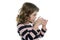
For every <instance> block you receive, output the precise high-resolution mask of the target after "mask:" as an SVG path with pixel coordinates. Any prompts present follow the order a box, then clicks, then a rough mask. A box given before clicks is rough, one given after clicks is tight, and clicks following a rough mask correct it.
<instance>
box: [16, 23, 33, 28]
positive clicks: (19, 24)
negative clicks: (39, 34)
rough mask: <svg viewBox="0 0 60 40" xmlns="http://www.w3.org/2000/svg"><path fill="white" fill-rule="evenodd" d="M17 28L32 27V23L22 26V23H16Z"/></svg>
mask: <svg viewBox="0 0 60 40" xmlns="http://www.w3.org/2000/svg"><path fill="white" fill-rule="evenodd" d="M17 26H18V28H19V27H21V26H33V24H32V23H28V24H22V23H18V24H17Z"/></svg>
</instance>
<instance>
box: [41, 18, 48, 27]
mask: <svg viewBox="0 0 60 40" xmlns="http://www.w3.org/2000/svg"><path fill="white" fill-rule="evenodd" d="M47 22H48V20H45V19H43V18H42V25H43V26H46V24H47Z"/></svg>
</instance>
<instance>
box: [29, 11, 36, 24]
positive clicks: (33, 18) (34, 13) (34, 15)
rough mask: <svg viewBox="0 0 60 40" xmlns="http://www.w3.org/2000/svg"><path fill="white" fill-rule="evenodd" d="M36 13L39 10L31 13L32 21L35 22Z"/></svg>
mask: <svg viewBox="0 0 60 40" xmlns="http://www.w3.org/2000/svg"><path fill="white" fill-rule="evenodd" d="M36 15H37V11H35V12H33V13H32V14H31V15H30V21H31V22H32V23H33V22H34V20H35V19H36Z"/></svg>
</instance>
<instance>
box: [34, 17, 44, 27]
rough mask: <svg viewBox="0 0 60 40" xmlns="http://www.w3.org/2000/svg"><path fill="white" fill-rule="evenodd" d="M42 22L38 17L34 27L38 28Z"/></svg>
mask: <svg viewBox="0 0 60 40" xmlns="http://www.w3.org/2000/svg"><path fill="white" fill-rule="evenodd" d="M42 21H43V18H41V17H38V19H37V20H36V21H35V22H34V25H37V26H39V25H41V23H42Z"/></svg>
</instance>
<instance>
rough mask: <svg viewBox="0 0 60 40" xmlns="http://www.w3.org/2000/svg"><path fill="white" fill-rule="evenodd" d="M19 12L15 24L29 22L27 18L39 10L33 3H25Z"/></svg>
mask: <svg viewBox="0 0 60 40" xmlns="http://www.w3.org/2000/svg"><path fill="white" fill-rule="evenodd" d="M19 11H20V12H19V14H18V15H17V17H16V21H17V23H25V22H27V21H29V20H28V18H29V16H30V15H31V14H32V13H33V12H34V11H37V12H38V11H39V8H38V7H37V6H36V5H34V4H33V3H29V2H25V3H24V4H23V6H22V8H21V10H19Z"/></svg>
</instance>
